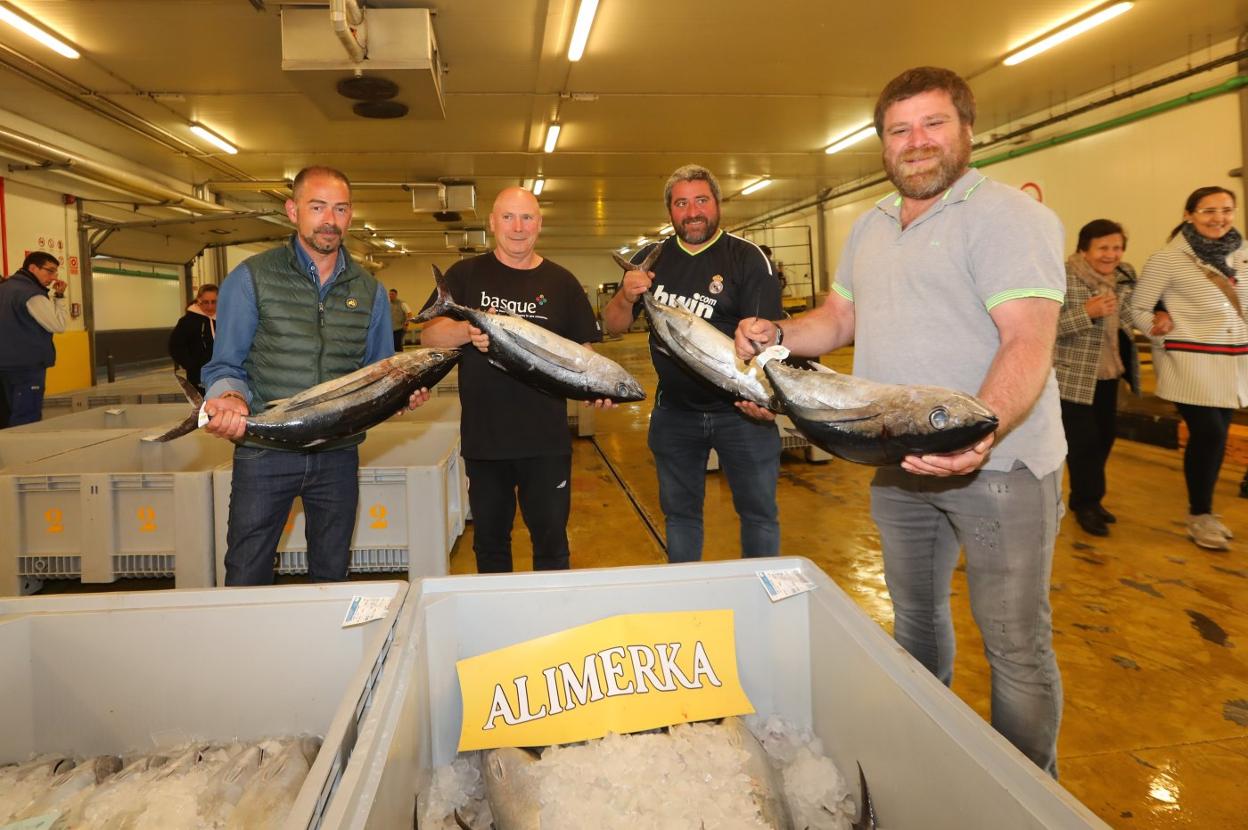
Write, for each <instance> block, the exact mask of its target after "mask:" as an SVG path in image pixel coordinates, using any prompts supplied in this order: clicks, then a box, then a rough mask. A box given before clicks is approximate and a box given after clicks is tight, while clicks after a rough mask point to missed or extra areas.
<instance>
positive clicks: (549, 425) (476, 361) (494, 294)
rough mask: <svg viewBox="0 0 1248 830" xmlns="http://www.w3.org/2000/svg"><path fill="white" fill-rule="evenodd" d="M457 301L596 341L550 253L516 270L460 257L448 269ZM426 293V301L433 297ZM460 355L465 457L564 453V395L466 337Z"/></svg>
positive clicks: (577, 296) (582, 301) (585, 301)
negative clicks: (511, 370) (494, 360)
mask: <svg viewBox="0 0 1248 830" xmlns="http://www.w3.org/2000/svg"><path fill="white" fill-rule="evenodd" d="M446 284H447V287H448V288H449V289H450V292H451V296H452V297H453V298H454V299H455V302H456V303H458V304H460V305H463V306H467V307H469V308H488V307H491V306H493V307H496V308H498V309H499V310H500V311H502V310H506V311H510V312H511V313H512V314H515V315H517V316H520V317H523V318H525V319H526V320H528V321H529V322H531V323H535V324H537V325H539V326H541V327H542V328H545V329H549V330H550V331H553V332H555V333H556V334H558V335H560V336H562V337H566V338H568V339H569V340H573V341H575V342H577V343H596V342H598V341H599V340H601V339H602V331H601V329H600V328H599V327H598V321H597V320H596V319H595V318H594V312H593V309H592V308H591V307H590V305H589V298H588V297H586V296H585V289H583V288H582V287H581V284H580V283H579V282H577V280H576V277H574V276H572V274H571V273H570V272H569V271H568V270H567V269H566V268H563V267H561V266H559V265H556V264H555V263H553V262H551V261H550V260H548V259H544V260H542V263H541V264H540V265H538V266H537V267H536V268H532V269H528V270H517V269H515V268H510V267H508V266H506V265H504V264H503V263H502V262H500V261H499V259H498V257H496V256H494V254H493V253H488V254H482V255H481V256H477V257H473V258H472V259H466V260H462V261H460V262H457V263H455V264H454V265H452V266H451V268H450V270H448V271H447V272H446ZM436 294H437V292H436V291H435V292H434V294H432V295H430V297H429V299H428V300H427V301H426V302H425V305H424V308H428V307H429V306H430V305H432V304H433V301H434V299H435V298H436ZM463 352H464V356H463V358H461V360H460V362H459V400H460V403H461V405H462V408H463V414H462V415H461V420H460V435H461V438H462V442H463V447H462V450H461V452H462V453H463V456H464V458H473V459H480V460H502V459H508V458H531V457H534V456H538V455H568V454H570V453H571V452H572V438H571V435H570V433H569V432H568V417H567V401H565V400H564V399H563V398H556V397H552V396H551V395H548V394H546V393H545V392H541V391H539V390H537V389H534V388H533V387H531V386H529V385H527V384H525V383H523V382H522V381H519V380H517V379H516V378H514V377H512V376H511V375H509V374H507V373H506V372H504V371H503V370H502V369H499V368H497V367H495V366H493V365H492V364H491V363H490V362H489V361H488V360H487V359H486V356H485V355H484V354H482V353H481V352H479V351H477V349H476V348H475V347H473V346H472V344H471V343H469V344H466V345H465V346H464V347H463Z"/></svg>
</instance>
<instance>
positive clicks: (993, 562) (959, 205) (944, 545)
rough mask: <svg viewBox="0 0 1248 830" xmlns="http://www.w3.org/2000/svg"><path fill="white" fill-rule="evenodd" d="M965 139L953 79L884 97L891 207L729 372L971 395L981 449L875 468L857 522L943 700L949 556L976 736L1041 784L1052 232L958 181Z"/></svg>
mask: <svg viewBox="0 0 1248 830" xmlns="http://www.w3.org/2000/svg"><path fill="white" fill-rule="evenodd" d="M974 123H975V97H974V95H973V94H972V92H971V89H970V87H969V86H968V85H967V83H966V81H964V80H963V79H962V78H960V77H958V75H957V74H956V73H954V72H951V71H950V70H948V69H941V68H938V67H930V66H925V67H917V68H914V69H909V70H907V71H905V72H903V73H902V74H901V75H898V76H897V77H896V78H894V79H893V80H892V81H890V82H889V83H888V85H887V86H885V87H884V91H883V92H881V93H880V97H879V99H878V100H877V102H876V106H875V131H876V134H877V135H879V137H880V139H881V141H882V142H883V144H884V169H885V171H886V172H887V174H888V177H889V179H890V180H891V181H892V183H893V185H894V186H895V187H896V188H897V191H896V192H894V193H890V194H888V195H887V196H885V197H884V198H882V199H880V200H879V201H878V202H876V203H875V206H874V207H872V208H869V209H868V210H867V212H866V213H865V214H864V215H863V216H862V217H860V218H859V219H858V221H857V222H855V223H854V226H853V229H852V230H851V231H850V234H849V239H848V241H847V242H846V245H845V250H844V253H843V254H842V256H841V259H840V263H839V264H838V266H837V269H836V281H835V283H834V285H833V291H832V293H830V294H829V295H828V299H827V301H826V302H825V303H824V304H823V305H821V306H819V307H818V308H816V309H815V310H814V311H812V312H810V313H809V314H805V315H803V316H801V317H798V318H796V319H794V320H784V321H780V322H773V321H768V320H759V319H757V318H750V319H747V320H744V321H743V322H742V323H741V326H740V327H739V328H738V329H737V335H736V347H737V355H738V356H739V357H741V358H742V359H746V358H748V357H751V356H752V355H753V354H754V353H755V351H756V349H755V346H756V345H759V346H772V345H775V344H777V343H780V342H781V341H783V345H784V346H786V347H787V348H788V349H789V350H790V351H792V352H793V353H795V354H799V355H819V354H824V353H826V352H829V351H832V350H833V349H836V348H839V347H841V346H845V345H848V344H849V343H851V342H852V343H853V344H854V374H855V375H860V376H861V377H864V378H867V379H869V380H874V381H881V382H884V383H900V384H915V385H926V384H931V385H936V386H944V387H948V388H951V389H958V390H962V391H965V392H974V393H975V394H977V395H978V396H979V397H980V398H981V399H982V400H983V402H984V403H985V404H987V405H988V407H989V408H990V409H992V411H993V412H995V413H996V415H997V418H998V419H999V425H998V430H997V432H996V433H994V434H992V435H989V436H987V437H986V438H983V439H981V440H980V441H978V442H977V443H976V444H974V445H973V446H970V447H967V448H966V449H965V450H962V451H960V452H953V453H948V454H944V455H922V456H918V455H911V456H907V457H906V458H905V459H904V460H903V461H902V463H901V464H900V465H894V466H891V467H881V468H880V469H879V470H878V471H877V472H876V474H875V478H874V480H873V481H872V482H871V517H872V518H873V519H874V520H875V524H876V526H877V527H878V528H879V531H880V544H881V547H882V549H883V554H884V579H885V581H886V582H887V584H888V590H889V594H890V596H891V598H892V602H893V618H894V625H893V636H894V637H895V638H896V639H897V642H898V643H900V644H901V645H902V647H904V648H905V649H906V651H908V652H910V654H912V655H914V657H915V659H917V660H918V661H919V662H920V663H922V664H923V665H924V666H925V667H926V668H927V670H928V671H930V672H931V673H932V674H934V675H935V676H936V677H937V678H938V679H939V680H941V681H942V682H943V683H945V684H946V685H948V684H950V683H951V682H952V680H953V667H954V656H955V652H956V645H957V641H956V638H955V636H954V629H953V617H952V614H951V611H950V602H949V598H950V593H951V590H952V588H951V585H952V580H953V572H954V568H955V567H957V565H958V559H959V548H962V549H964V550H965V554H966V581H967V586H968V589H969V595H970V602H971V612H972V614H973V616H974V618H975V623H976V625H977V626H978V627H979V631H980V634H981V635H983V640H984V653H985V655H986V656H987V658H988V664H989V666H990V667H991V669H992V725H993V728H995V729H996V730H997V731H998V732H1000V733H1001V734H1002V735H1003V736H1004V737H1005V738H1006V739H1007V740H1009V741H1010V743H1012V744H1014V746H1016V747H1018V749H1019V750H1021V751H1022V752H1023V754H1025V755H1026V756H1027V757H1029V758H1031V760H1032V761H1034V762H1035V764H1036V765H1037V766H1038V767H1040V768H1041V769H1043V770H1044V771H1045V772H1047V773H1048V774H1049V775H1052V776H1053V777H1055V778H1056V777H1057V734H1058V730H1059V727H1060V725H1061V718H1062V678H1061V674H1060V673H1059V672H1058V668H1057V658H1056V656H1055V654H1054V652H1053V624H1052V616H1053V611H1052V606H1051V604H1050V602H1049V585H1050V576H1051V573H1052V568H1053V548H1054V543H1055V541H1056V538H1057V528H1058V522H1059V519H1060V513H1061V503H1062V462H1063V459H1064V457H1065V455H1066V442H1065V439H1064V438H1063V436H1062V424H1061V407H1060V405H1059V400H1058V391H1057V381H1056V380H1055V378H1054V376H1053V341H1054V340H1055V338H1056V337H1057V318H1058V313H1059V312H1060V310H1061V307H1062V298H1063V294H1064V289H1065V283H1066V280H1065V275H1064V274H1063V273H1062V226H1061V223H1060V222H1059V221H1058V219H1057V216H1056V215H1054V213H1053V211H1051V210H1049V209H1048V208H1047V207H1045V206H1044V205H1042V204H1039V203H1038V202H1036V201H1034V200H1033V199H1031V198H1030V197H1028V196H1027V195H1025V194H1024V193H1022V191H1020V190H1018V189H1017V188H1013V187H1007V186H1006V185H1004V184H1001V183H999V182H994V181H992V180H991V179H988V178H987V177H985V176H984V174H983V173H981V172H980V171H979V170H975V169H972V168H971V167H970V159H971V139H972V127H973V125H974ZM935 251H939V254H936V253H934V252H935ZM743 406H746V407H749V406H753V404H743ZM755 409H757V407H755ZM760 414H762V413H761V412H760Z"/></svg>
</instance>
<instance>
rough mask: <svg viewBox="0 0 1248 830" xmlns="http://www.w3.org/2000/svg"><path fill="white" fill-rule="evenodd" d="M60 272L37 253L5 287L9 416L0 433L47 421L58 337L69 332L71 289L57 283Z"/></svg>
mask: <svg viewBox="0 0 1248 830" xmlns="http://www.w3.org/2000/svg"><path fill="white" fill-rule="evenodd" d="M60 267H61V263H60V261H59V260H58V259H57V258H56V257H54V256H52V255H51V254H49V253H45V252H43V251H35V252H34V253H32V254H27V256H26V259H25V261H23V262H22V267H21V268H20V269H19V270H18V272H17V273H16V274H14V275H13V276H11V277H9V278H8V279H7V280H5V281H4V282H0V395H2V396H3V398H4V407H3V408H4V409H7V411H8V418H7V422H0V427H6V426H10V427H15V426H20V425H22V424H30V423H34V422H35V421H38V420H40V419H41V418H42V417H43V390H44V384H45V381H46V380H47V374H48V367H49V366H52V365H54V364H55V363H56V347H55V346H54V345H53V344H52V335H53V334H54V333H58V332H62V331H65V305H66V304H65V288H66V285H65V283H64V282H63V281H62V280H59V279H57V274H58V273H59V272H60ZM49 289H51V291H52V295H51V296H49V294H48V290H49Z"/></svg>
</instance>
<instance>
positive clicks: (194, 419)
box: [143, 372, 204, 442]
mask: <svg viewBox="0 0 1248 830" xmlns="http://www.w3.org/2000/svg"><path fill="white" fill-rule="evenodd" d="M173 376H174V377H175V378H177V380H178V385H179V386H181V387H182V394H184V395H186V400H187V403H189V404H190V405H191V414H190V415H188V416H186V419H185V420H184V421H182V423H180V424H178V425H177V426H175V427H173V428H171V429H168V430H166V431H165V432H162V433H157V434H155V435H145V436H143V440H144V441H159V442H164V441H172V440H173V439H174V438H181V437H182V436H183V435H188V434H190V433H192V432H194V431H195V430H197V429H198V428H199V410H200V408H201V407H203V405H204V396H203V395H201V394H199V390H198V389H196V388H195V385H194V384H193V383H191V382H190V381H189V380H187V379H186V376H185V375H183V374H182V373H181V372H174V373H173Z"/></svg>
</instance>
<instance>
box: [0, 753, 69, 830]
mask: <svg viewBox="0 0 1248 830" xmlns="http://www.w3.org/2000/svg"><path fill="white" fill-rule="evenodd" d="M75 766H76V764H75V763H74V760H73V759H72V758H65V757H62V756H59V755H49V756H41V757H39V758H35V759H33V760H31V761H27V762H26V763H24V764H20V765H18V766H17V767H15V768H10V767H6V768H5V770H4V773H5V774H4V779H5V782H6V786H5V787H3V788H0V822H4V823H8V821H9V819H11V818H13V817H15V816H16V815H17V814H18V813H19V812H21V811H22V810H24V809H26V807H28V806H29V805H30V804H31V802H33V801H35V800H36V799H37V798H39V797H41V796H42V795H43V794H44V793H45V792H47V789H48V787H49V785H50V784H51V783H52V781H53V780H55V779H56V776H58V775H60V774H62V773H65V772H68V771H69V770H72V769H73V768H74V767H75Z"/></svg>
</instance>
